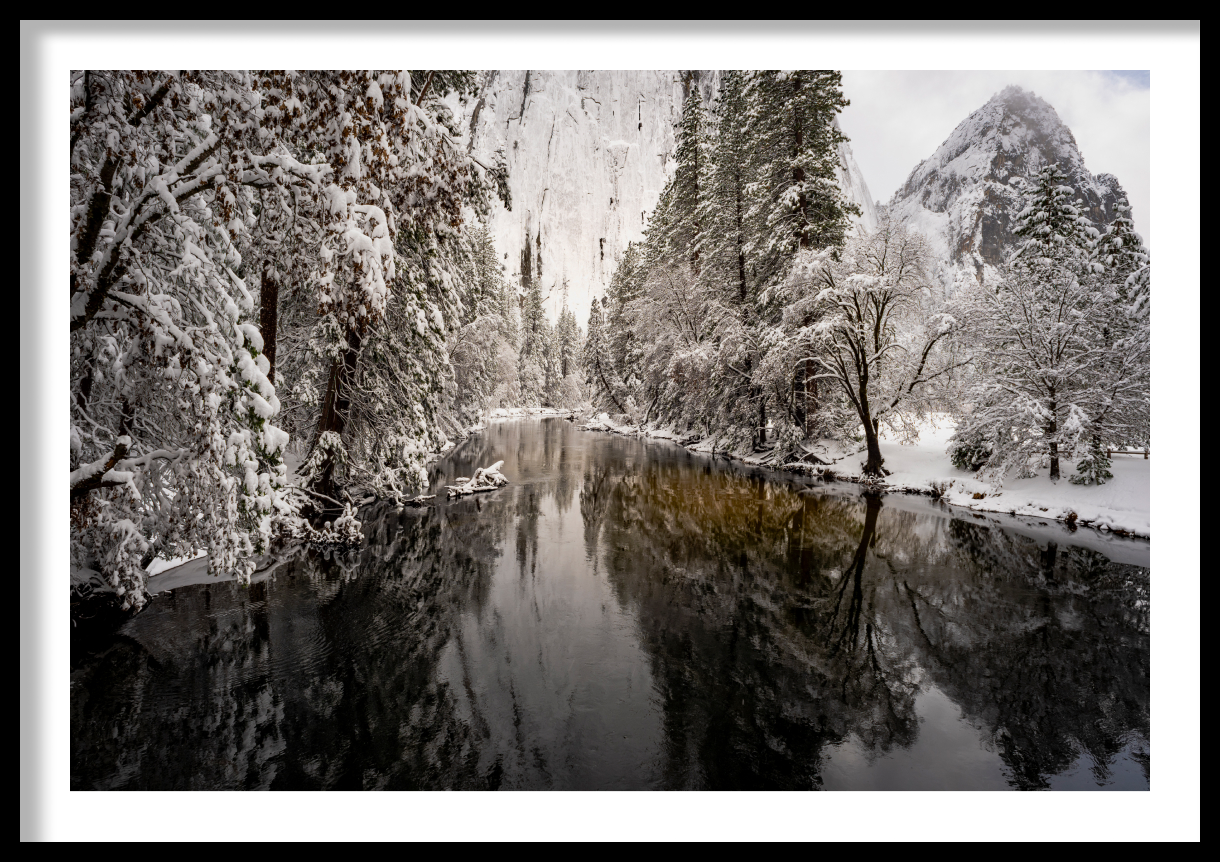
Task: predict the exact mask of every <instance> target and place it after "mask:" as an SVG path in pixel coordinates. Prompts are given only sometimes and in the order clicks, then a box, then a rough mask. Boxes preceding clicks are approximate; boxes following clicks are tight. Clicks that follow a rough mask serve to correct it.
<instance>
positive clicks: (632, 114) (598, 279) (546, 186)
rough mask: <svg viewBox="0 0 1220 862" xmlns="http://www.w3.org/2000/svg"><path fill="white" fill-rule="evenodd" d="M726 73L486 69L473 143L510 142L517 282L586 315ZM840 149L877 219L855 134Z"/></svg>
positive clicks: (504, 254) (507, 220) (471, 115)
mask: <svg viewBox="0 0 1220 862" xmlns="http://www.w3.org/2000/svg"><path fill="white" fill-rule="evenodd" d="M719 81H720V73H719V72H716V71H686V72H681V71H624V72H617V71H615V72H612V71H595V72H591V71H540V70H537V69H534V70H529V71H524V70H520V71H504V70H501V71H496V72H491V73H488V75H487V78H486V80H485V82H484V84H483V87H482V90H481V92H480V94H479V96H478V97H477V98H476V99H474V100H472V101H471V103H470V105H469V106H468V107H467V111H468V115H467V117H466V127H467V129H468V130H469V131H468V136H469V138H468V141H467V143H468V144H469V145H470V146H471V149H472V152H474V153H475V154H481V155H484V156H489V155H490V154H492V153H494V152H495V150H496V149H497V148H499V147H501V146H502V147H504V150H505V154H506V156H507V161H508V171H509V188H510V190H511V192H512V201H513V208H512V211H511V212H510V211H508V210H506V209H504V207H503V206H501V205H500V204H499V203H498V202H497V204H496V205H495V208H494V211H493V213H492V217H491V221H490V229H491V231H492V235H493V236H494V237H495V242H496V249H497V251H498V253H499V255H500V259H501V263H502V264H503V265H504V267H505V276H506V277H507V278H508V279H509V281H510V283H513V284H516V285H517V286H518V287H519V288H520V287H521V286H523V285H524V283H525V282H527V281H528V280H530V279H537V280H538V282H539V285H540V287H541V290H542V295H543V297H544V305H545V307H546V310H547V313H548V315H549V316H550V318H551V320H555V319H557V318H558V316H559V311H560V309H561V308H562V307H563V303H564V302H565V299H566V302H567V304H568V305H569V306H570V307H571V308H572V310H573V312H575V314H576V319H577V321H579V323H580V325H581V327H584V326H585V325H586V323H587V321H588V319H589V306H590V304H591V303H592V300H593V298H594V297H595V296H602V295H604V294H605V291H606V288H607V287H609V285H610V278H611V276H612V275H613V274H614V269H615V266H616V265H617V264H618V261H619V260H620V258H621V257H622V254H623V251H624V250H625V249H626V248H627V244H628V243H629V242H632V241H638V240H640V239H642V238H643V236H644V229H645V228H646V227H647V226H648V220H649V218H650V217H651V215H652V212H653V210H654V208H655V207H656V204H657V200H658V199H659V198H660V195H661V190H662V189H663V188H664V186H665V182H666V180H668V178H669V177H670V176H671V175H672V173H673V169H674V165H673V158H672V157H673V152H674V149H675V143H674V126H675V124H676V123H677V122H678V120H679V119H680V118H681V114H682V103H683V101H684V100H685V98H686V95H687V93H689V92H690V88H691V87H698V88H699V89H700V91H701V95H702V97H703V100H704V103H705V104H709V105H710V104H711V103H712V100H713V99H714V97H715V94H716V91H717V87H718V85H719ZM840 160H841V166H840V182H841V184H842V185H843V188H844V190H845V191H846V193H847V194H848V196H849V197H851V198H852V200H854V201H856V202H857V203H858V204H860V206H861V208H862V210H863V212H864V215H863V216H862V217H861V218H860V219H859V221H860V222H862V223H863V224H865V225H866V226H867V227H872V226H874V225H875V223H876V214H875V211H874V208H873V202H872V198H871V197H870V196H869V194H868V187H867V185H866V184H865V182H864V178H863V176H862V175H861V174H860V169H859V167H858V166H857V165H856V162H855V159H854V158H853V157H852V155H851V148H850V147H849V146H848V145H846V144H844V145H842V146H841V148H840ZM565 281H566V282H567V287H566V297H565V295H564V294H565V287H564V283H565Z"/></svg>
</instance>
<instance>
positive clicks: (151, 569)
mask: <svg viewBox="0 0 1220 862" xmlns="http://www.w3.org/2000/svg"><path fill="white" fill-rule="evenodd" d="M207 555H208V552H207V551H196V552H195V553H194V554H191V555H190V556H186V557H171V558H170V559H168V560H167V559H165V558H164V557H157V558H156V559H155V560H153V561H152V562H151V563H149V564H148V568H147V569H146V570H145V571H147V572H148V576H149V577H152V576H153V575H159V574H161V573H162V572H164V571H165V570H166V569H172V568H175V567H177V566H181V565H182V564H183V563H189V562H190V561H191V560H198V559H200V558H201V557H206V556H207Z"/></svg>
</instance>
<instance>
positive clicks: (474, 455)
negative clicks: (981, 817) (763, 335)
mask: <svg viewBox="0 0 1220 862" xmlns="http://www.w3.org/2000/svg"><path fill="white" fill-rule="evenodd" d="M499 460H503V461H504V466H503V468H502V469H503V471H504V473H505V474H506V475H508V476H510V477H511V478H512V481H513V484H512V485H510V486H509V487H507V488H504V489H501V490H499V491H496V492H492V493H490V494H486V495H478V496H476V497H474V498H467V499H464V500H460V501H455V502H453V503H449V504H442V505H440V506H438V507H436V508H431V509H424V510H408V511H406V512H403V513H401V514H396V513H394V512H393V511H383V512H380V513H378V512H369V513H366V514H365V515H364V523H365V530H366V536H367V539H368V541H367V544H366V545H365V546H364V547H363V548H362V549H361V550H359V551H358V552H355V553H351V554H347V555H341V556H337V557H336V556H330V555H319V554H315V553H303V554H301V555H300V556H298V557H296V558H293V559H290V560H288V561H286V562H285V563H284V564H283V565H282V566H281V567H280V568H279V569H278V570H277V572H276V575H275V577H274V579H273V580H269V581H266V582H263V583H258V584H255V585H254V586H252V587H250V588H243V587H240V586H238V585H237V584H236V583H233V582H226V583H216V584H208V585H197V586H191V587H183V588H180V589H178V590H175V591H174V592H173V593H172V594H171V595H169V596H160V597H158V598H157V600H156V601H154V602H153V603H152V604H151V605H150V607H149V608H148V609H147V610H146V611H145V612H143V613H141V614H140V615H139V616H137V617H136V618H135V619H133V620H132V621H130V622H129V623H128V624H127V625H125V626H124V628H123V629H122V630H121V632H120V633H119V634H118V635H117V636H115V637H113V638H110V639H107V640H104V641H100V642H99V641H90V642H81V643H78V644H77V645H76V647H77V648H76V649H75V650H74V653H73V667H72V742H71V745H72V758H71V764H72V786H73V787H74V788H79V789H84V788H97V789H117V788H129V789H135V788H145V789H169V788H178V789H205V788H214V789H220V788H233V789H237V788H301V789H310V788H365V789H373V788H387V789H389V788H436V789H440V788H472V789H473V788H623V789H626V788H726V789H727V788H819V787H823V788H839V787H879V788H887V787H944V788H958V789H967V788H983V787H999V788H1003V787H1016V788H1041V787H1056V786H1060V785H1061V784H1062V783H1064V782H1065V781H1067V780H1069V779H1071V780H1072V781H1077V782H1080V781H1083V782H1085V784H1086V785H1087V786H1089V787H1097V786H1106V787H1138V788H1147V786H1148V768H1149V759H1148V748H1147V739H1148V721H1149V718H1148V704H1149V700H1148V698H1149V691H1148V570H1147V569H1145V568H1141V567H1138V566H1131V565H1119V564H1116V563H1113V562H1110V561H1109V560H1107V559H1106V558H1105V557H1103V556H1101V555H1100V554H1098V553H1096V552H1093V551H1087V550H1084V549H1082V548H1077V547H1072V546H1070V545H1068V544H1066V542H1068V541H1070V538H1069V536H1068V534H1067V533H1066V532H1064V533H1063V534H1062V538H1063V542H1062V543H1060V544H1056V543H1055V542H1053V541H1052V542H1048V541H1046V540H1045V538H1044V539H1043V540H1042V541H1040V542H1039V541H1036V540H1034V539H1032V538H1028V537H1026V536H1023V535H1018V534H1017V533H1014V532H1010V531H1006V530H1003V529H1000V528H999V527H997V526H995V525H994V524H984V523H982V522H979V521H977V520H975V519H973V518H971V519H970V520H967V521H962V520H956V519H952V518H950V517H948V516H947V515H946V513H945V512H944V511H942V510H940V509H939V508H937V507H935V506H933V505H932V504H928V505H927V506H926V507H925V506H923V504H922V503H918V504H910V505H908V507H907V508H902V507H900V506H898V505H896V504H895V503H892V502H890V501H882V500H879V499H876V498H872V499H862V498H859V497H855V496H834V495H828V494H827V493H825V492H824V491H816V492H811V491H810V490H809V489H808V488H806V487H804V486H803V485H801V484H797V483H794V482H792V481H790V480H785V479H781V478H779V477H771V478H769V477H767V476H765V475H763V474H760V473H757V472H752V471H746V470H742V469H738V468H735V467H733V466H731V465H726V464H725V463H724V462H714V461H712V460H710V459H707V458H703V457H700V456H695V455H692V454H691V453H689V452H686V451H685V450H682V449H680V448H678V447H674V446H666V445H657V444H646V443H642V442H640V441H638V440H634V439H628V438H623V437H618V436H611V435H599V434H594V433H589V432H582V431H578V430H576V429H575V428H574V427H573V426H572V424H570V423H568V422H565V421H563V420H549V421H544V422H536V421H534V422H530V421H526V422H521V423H515V424H503V425H493V426H491V427H490V428H489V429H488V430H487V431H486V432H485V433H483V434H480V435H478V436H476V437H474V438H472V439H471V440H469V441H468V442H467V443H466V444H464V445H463V446H462V447H460V448H459V449H458V450H457V451H456V452H454V453H453V454H452V455H451V456H450V457H449V458H447V459H446V460H445V461H443V462H441V463H440V464H438V465H437V467H436V469H435V470H434V474H433V486H434V489H437V488H439V487H440V486H441V485H443V484H445V483H447V482H452V480H453V479H454V478H455V477H457V476H468V475H470V474H471V472H472V471H473V469H474V468H476V467H478V466H485V465H487V464H489V463H493V462H495V461H499ZM912 506H913V508H912ZM1048 535H1049V534H1048ZM1055 535H1056V536H1058V535H1059V534H1058V533H1056V534H1055Z"/></svg>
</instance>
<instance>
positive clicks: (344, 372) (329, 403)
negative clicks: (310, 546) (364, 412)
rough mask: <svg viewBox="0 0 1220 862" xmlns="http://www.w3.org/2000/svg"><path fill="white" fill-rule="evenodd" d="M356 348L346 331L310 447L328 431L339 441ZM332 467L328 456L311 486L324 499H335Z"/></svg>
mask: <svg viewBox="0 0 1220 862" xmlns="http://www.w3.org/2000/svg"><path fill="white" fill-rule="evenodd" d="M360 344H361V338H360V334H359V333H358V332H356V331H355V330H348V333H347V349H346V350H344V351H343V356H342V357H340V358H339V359H336V360H335V361H334V362H332V363H331V366H330V376H329V378H328V379H327V382H326V397H325V398H324V399H323V401H322V415H321V417H319V419H318V432H317V434H316V435H315V436H314V446H317V445H318V440H319V439H321V437H322V435H323V434H325V433H326V432H328V431H331V432H334V433H335V434H337V435H339V436H340V437H342V436H343V431H344V429H345V428H346V427H347V419H348V414H349V412H350V410H351V405H352V389H351V387H352V383H353V381H354V380H355V379H356V364H357V362H358V360H359V358H360ZM336 466H337V465H336V464H335V459H334V455H333V454H331V455H328V456H327V458H326V460H325V461H324V462H323V463H322V468H321V471H320V472H319V474H318V478H317V481H316V482H315V483H314V490H316V491H317V492H318V493H320V494H325V495H326V496H328V497H337V496H338V495H337V491H338V489H337V488H336V487H335V468H336Z"/></svg>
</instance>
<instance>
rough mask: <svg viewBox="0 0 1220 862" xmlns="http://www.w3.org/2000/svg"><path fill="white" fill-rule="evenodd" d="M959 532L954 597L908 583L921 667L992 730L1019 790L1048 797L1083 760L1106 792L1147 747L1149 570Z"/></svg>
mask: <svg viewBox="0 0 1220 862" xmlns="http://www.w3.org/2000/svg"><path fill="white" fill-rule="evenodd" d="M949 532H950V534H951V535H952V537H953V539H954V547H955V551H956V553H957V555H958V557H959V560H960V562H959V564H958V566H957V568H956V570H957V571H959V572H963V573H965V574H964V575H963V576H962V577H961V578H960V579H959V580H958V582H957V583H956V590H955V593H954V594H952V595H950V596H946V595H944V591H943V590H938V589H937V588H936V587H937V584H935V583H928V582H925V583H923V584H920V583H914V584H910V583H906V582H904V583H903V592H904V593H905V594H906V597H907V599H908V604H909V608H910V618H911V619H912V621H913V622H914V624H915V626H916V629H917V637H916V638H915V639H914V641H913V643H914V645H915V646H916V647H917V648H918V647H921V646H922V648H923V651H924V652H925V653H926V655H925V656H924V657H922V658H921V662H922V663H924V664H925V665H926V666H927V667H929V668H930V670H931V673H932V677H933V678H934V679H935V680H936V682H937V684H938V685H939V686H940V687H941V688H942V689H943V690H944V691H945V692H946V693H947V694H948V695H949V696H950V697H951V698H952V699H953V700H954V701H956V702H957V703H958V704H960V705H961V706H962V708H963V709H964V710H965V712H966V713H967V715H969V716H971V717H972V718H974V720H975V721H976V722H979V723H981V724H982V725H983V726H984V727H985V728H987V730H989V731H990V733H991V734H992V739H993V740H994V744H995V746H996V748H997V750H998V752H999V753H1000V755H1001V757H1002V758H1003V760H1004V762H1005V763H1006V764H1007V766H1008V767H1009V769H1010V770H1011V781H1012V782H1013V784H1014V785H1016V786H1018V787H1023V788H1038V787H1045V786H1047V778H1048V777H1049V776H1052V775H1055V774H1057V773H1059V772H1062V771H1063V770H1064V769H1066V768H1067V767H1068V766H1070V765H1071V764H1072V763H1073V762H1074V761H1075V760H1076V759H1077V757H1078V756H1079V754H1080V753H1081V752H1082V751H1085V752H1087V753H1088V754H1089V755H1090V757H1091V759H1092V760H1093V763H1094V767H1093V772H1094V776H1095V777H1096V779H1097V780H1098V781H1099V782H1104V781H1105V780H1106V779H1107V778H1108V766H1109V765H1110V764H1112V763H1113V761H1114V759H1115V756H1116V755H1117V754H1118V752H1119V751H1121V750H1122V749H1123V748H1124V747H1125V746H1127V745H1128V744H1129V743H1131V742H1139V743H1143V744H1146V740H1147V739H1148V732H1149V659H1148V657H1149V652H1148V648H1149V641H1148V571H1147V569H1143V568H1139V567H1135V566H1124V565H1118V564H1114V563H1111V562H1109V561H1108V560H1107V559H1106V558H1105V557H1103V556H1102V555H1100V554H1098V553H1097V552H1095V551H1090V550H1086V549H1083V548H1076V547H1069V548H1057V547H1056V546H1055V544H1054V543H1050V544H1049V546H1048V547H1047V548H1045V549H1039V547H1038V546H1037V545H1036V544H1035V543H1034V542H1032V541H1030V540H1028V539H1024V538H1022V537H1020V536H1015V535H1012V534H1010V533H1006V532H1004V531H1002V530H998V529H989V528H988V527H986V526H982V525H976V524H972V523H969V522H966V521H952V522H950V523H949ZM1139 759H1140V760H1141V764H1142V766H1143V768H1144V772H1145V777H1147V770H1148V761H1147V757H1146V754H1145V756H1143V757H1142V758H1139Z"/></svg>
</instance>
